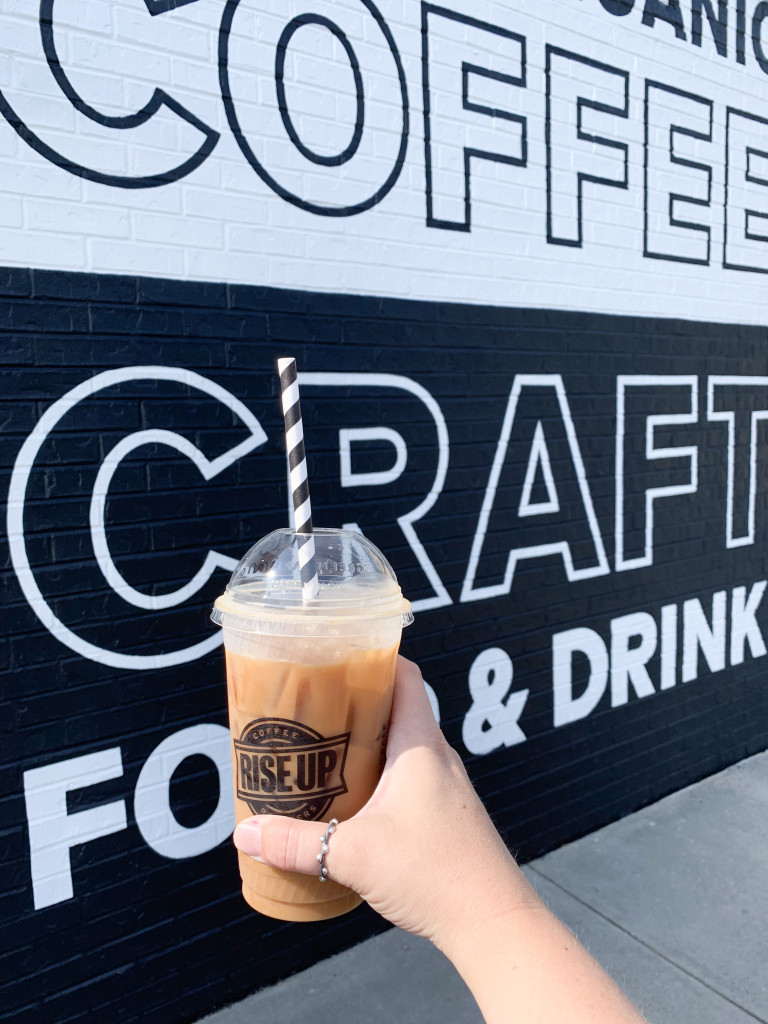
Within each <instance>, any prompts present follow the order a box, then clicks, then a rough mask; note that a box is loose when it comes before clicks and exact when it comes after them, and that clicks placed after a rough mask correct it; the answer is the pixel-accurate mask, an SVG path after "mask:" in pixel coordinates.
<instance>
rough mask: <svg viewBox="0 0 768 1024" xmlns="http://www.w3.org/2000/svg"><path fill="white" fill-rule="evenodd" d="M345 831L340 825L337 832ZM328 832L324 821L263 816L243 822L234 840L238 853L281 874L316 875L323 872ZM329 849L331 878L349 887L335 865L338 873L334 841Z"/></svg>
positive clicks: (328, 862)
mask: <svg viewBox="0 0 768 1024" xmlns="http://www.w3.org/2000/svg"><path fill="white" fill-rule="evenodd" d="M341 828H342V826H341V825H337V826H336V831H338V830H339V829H341ZM327 829H328V825H327V824H326V823H325V822H323V821H298V820H297V819H296V818H288V817H281V816H280V815H273V814H260V815H257V816H256V817H253V818H246V819H245V821H241V822H240V824H239V825H238V826H237V828H236V829H235V833H234V836H233V839H234V843H235V846H236V847H237V848H238V850H240V851H241V852H242V853H247V854H248V855H249V856H250V857H255V858H256V859H257V860H259V861H261V862H262V863H263V864H268V865H269V866H270V867H273V868H279V869H280V870H281V871H298V872H300V873H301V874H303V875H316V874H318V873H319V871H320V864H319V861H318V854H319V853H320V850H321V843H322V839H323V836H324V835H325V833H326V831H327ZM334 840H335V837H334ZM328 847H329V849H328V852H327V853H326V856H325V861H324V863H325V866H326V867H327V868H328V874H329V877H332V878H333V879H334V880H335V881H337V882H341V883H342V884H345V883H344V880H343V878H342V877H340V874H341V873H342V872H341V871H340V868H339V865H338V864H335V867H336V868H337V870H336V871H334V852H335V851H334V847H335V841H334V842H331V841H330V837H329V843H328Z"/></svg>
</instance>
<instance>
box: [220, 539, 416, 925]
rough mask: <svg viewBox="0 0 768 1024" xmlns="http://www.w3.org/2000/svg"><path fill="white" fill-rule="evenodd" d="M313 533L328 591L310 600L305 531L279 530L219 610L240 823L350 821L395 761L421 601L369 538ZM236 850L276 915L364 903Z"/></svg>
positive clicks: (254, 552)
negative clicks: (411, 630) (277, 817)
mask: <svg viewBox="0 0 768 1024" xmlns="http://www.w3.org/2000/svg"><path fill="white" fill-rule="evenodd" d="M314 539H315V552H316V555H315V558H316V564H317V570H318V579H319V593H318V595H317V597H316V598H314V599H312V600H310V601H307V602H305V603H303V602H302V593H301V575H300V570H299V561H298V549H299V546H300V543H301V539H300V535H297V534H296V533H295V532H294V531H293V530H288V529H285V530H275V531H274V533H270V534H269V535H268V536H267V537H264V538H263V539H262V540H260V541H259V542H258V543H257V544H255V545H254V546H253V547H252V548H251V549H250V551H248V553H247V554H246V555H245V557H244V558H243V559H242V560H241V561H240V563H239V564H238V566H237V568H236V569H235V571H234V573H233V574H232V578H231V579H230V581H229V584H228V585H227V589H226V591H225V592H224V594H222V596H221V597H219V598H218V600H217V601H216V603H215V605H214V609H213V613H212V616H211V618H212V619H213V621H214V622H216V623H218V624H219V625H221V627H222V629H223V631H224V649H225V653H226V663H227V691H228V698H229V723H230V732H231V735H232V767H233V775H234V782H235V810H236V817H237V821H238V822H239V821H242V820H243V819H244V818H247V817H249V816H250V815H252V814H285V815H290V816H291V817H294V818H301V819H304V820H307V821H326V822H327V821H330V819H331V818H338V819H339V821H343V820H344V819H346V818H350V817H351V816H352V815H353V814H355V813H356V812H357V811H358V810H360V808H361V807H362V806H363V804H365V802H366V801H367V800H368V798H369V797H370V796H371V794H372V793H373V790H374V788H375V787H376V783H377V781H378V779H379V776H380V774H381V769H382V766H383V763H384V751H385V744H386V736H387V726H388V723H389V716H390V711H391V707H392V685H393V681H394V674H395V659H396V657H397V650H398V647H399V644H400V634H401V630H402V627H403V626H406V625H408V624H409V623H411V622H412V621H413V615H412V614H411V611H410V604H409V602H408V601H406V600H405V598H404V597H403V595H402V593H401V591H400V587H399V586H398V583H397V579H396V577H395V574H394V572H393V571H392V567H391V566H390V564H389V562H387V560H386V558H385V557H384V556H383V555H382V554H381V552H380V551H379V550H378V549H377V548H376V547H374V545H373V544H371V543H370V541H368V540H366V539H365V537H363V536H362V535H361V534H359V533H355V532H352V531H349V530H315V532H314ZM318 852H319V844H318ZM238 858H239V865H240V875H241V878H242V881H243V896H244V898H245V900H246V901H247V902H248V903H249V904H250V906H251V907H253V908H254V909H255V910H258V911H260V912H261V913H263V914H268V915H269V916H270V917H276V918H279V919H281V920H285V921H320V920H324V919H326V918H330V917H336V916H337V915H339V914H344V913H346V912H347V911H348V910H352V909H353V908H354V907H356V906H357V905H358V904H359V903H360V897H359V896H358V895H357V893H354V892H352V891H351V890H349V889H347V888H345V887H344V886H342V885H339V884H338V883H337V882H334V881H332V880H328V881H327V882H324V883H322V882H320V879H319V878H318V877H317V876H308V875H300V874H297V873H295V872H288V871H278V870H277V869H276V868H271V867H268V866H267V865H265V864H260V863H259V862H258V861H255V860H253V859H252V858H251V857H248V856H247V855H245V854H243V853H239V854H238Z"/></svg>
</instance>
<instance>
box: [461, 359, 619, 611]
mask: <svg viewBox="0 0 768 1024" xmlns="http://www.w3.org/2000/svg"><path fill="white" fill-rule="evenodd" d="M524 388H546V389H551V391H552V392H553V393H554V397H555V398H556V401H557V407H558V411H559V417H560V421H561V427H562V430H563V432H564V435H565V438H566V440H567V444H568V450H569V454H570V462H571V466H572V472H573V474H574V477H575V480H576V482H577V484H578V491H579V494H580V497H581V504H582V508H583V515H584V518H585V519H586V523H587V526H588V532H589V534H590V538H591V546H592V548H593V551H594V560H593V561H592V562H591V563H590V564H588V565H584V566H582V567H580V568H576V566H575V564H574V558H573V553H572V551H571V545H570V542H569V541H568V540H567V539H565V538H564V539H562V540H556V541H549V542H547V543H543V544H531V545H529V546H526V547H519V548H513V549H512V550H510V551H509V552H508V554H507V559H506V565H505V567H504V576H503V579H502V581H501V582H500V583H493V584H487V585H484V586H479V587H476V586H475V578H476V575H477V569H478V563H479V561H480V557H481V555H482V553H483V544H484V541H485V537H486V532H487V530H488V523H489V520H490V518H491V513H492V512H493V507H494V502H495V500H496V490H497V488H498V486H499V478H500V477H501V473H502V470H503V468H504V465H505V462H506V461H507V450H508V447H509V443H510V437H511V434H512V428H513V425H514V423H515V413H516V411H517V405H518V401H519V399H520V396H521V393H522V391H523V389H524ZM539 426H541V423H540V422H539V423H538V425H537V428H536V432H535V433H534V443H533V445H532V450H531V451H530V453H529V455H528V466H529V467H530V465H531V464H532V462H534V452H533V447H534V445H535V444H536V443H537V439H538V443H539V448H537V449H536V451H537V453H538V455H539V456H540V455H541V450H542V449H541V444H542V442H543V430H542V432H541V434H540V433H539V430H538V427H539ZM543 450H546V446H545V447H544V449H543ZM547 458H548V457H547ZM538 461H540V459H539V460H538ZM548 461H549V459H548ZM542 468H543V467H542ZM550 469H551V464H550ZM527 475H528V474H526V476H527ZM544 480H545V484H546V486H547V491H548V496H549V500H548V501H547V502H542V503H541V506H546V512H544V510H543V508H542V507H539V508H538V509H537V508H536V506H535V505H534V506H531V505H530V493H528V494H527V498H528V504H526V503H524V502H523V501H522V498H521V502H520V505H519V506H518V508H522V510H523V511H522V513H521V512H520V511H518V517H519V516H520V515H521V514H522V515H523V516H531V517H535V516H538V515H541V514H544V515H546V514H552V513H553V512H554V511H555V506H554V502H553V495H556V493H557V492H556V491H555V490H554V480H553V481H552V488H550V487H549V484H548V482H547V477H546V471H544ZM522 497H526V493H525V492H524V493H523V495H522ZM558 508H559V504H558ZM574 518H575V516H574ZM564 529H566V527H564ZM552 554H559V555H561V557H562V559H563V563H564V565H565V570H566V573H567V576H568V579H569V580H570V581H574V580H582V579H589V578H591V577H592V576H603V575H605V574H606V573H607V572H609V571H610V570H609V566H608V559H607V558H606V555H605V548H604V546H603V539H602V537H601V535H600V528H599V526H598V523H597V517H596V515H595V510H594V507H593V505H592V497H591V495H590V492H589V484H588V483H587V476H586V473H585V471H584V463H583V461H582V458H581V451H580V450H579V442H578V440H577V437H576V431H575V429H574V426H573V419H572V417H571V410H570V408H569V406H568V399H567V397H566V393H565V386H564V384H563V379H562V377H561V376H560V374H536V373H532V374H518V375H517V376H516V377H515V381H514V384H513V386H512V391H511V393H510V396H509V401H508V402H507V410H506V414H505V416H504V422H503V424H502V427H501V436H500V437H499V443H498V446H497V448H496V455H495V457H494V460H493V466H492V468H491V473H490V477H489V479H488V486H487V487H486V491H485V498H484V500H483V506H482V509H481V512H480V518H479V520H478V524H477V529H476V531H475V537H474V540H473V541H472V551H471V553H470V556H469V564H468V565H467V572H466V576H465V578H464V584H463V586H462V590H461V600H462V602H466V601H482V600H484V599H485V598H487V597H499V596H501V595H503V594H508V593H509V591H510V589H511V587H512V580H513V578H514V574H515V567H516V565H517V563H518V561H520V560H521V559H525V558H540V557H542V556H544V555H552Z"/></svg>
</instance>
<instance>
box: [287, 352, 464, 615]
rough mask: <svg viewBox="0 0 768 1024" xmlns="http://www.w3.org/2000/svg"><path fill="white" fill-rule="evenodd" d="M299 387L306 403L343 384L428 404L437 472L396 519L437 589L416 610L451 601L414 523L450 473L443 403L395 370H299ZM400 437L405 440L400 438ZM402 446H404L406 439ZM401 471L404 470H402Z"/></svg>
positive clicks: (379, 431) (353, 480)
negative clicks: (314, 392) (313, 392)
mask: <svg viewBox="0 0 768 1024" xmlns="http://www.w3.org/2000/svg"><path fill="white" fill-rule="evenodd" d="M299 386H300V387H301V394H302V398H303V399H304V401H305V404H306V402H307V399H306V395H307V393H308V391H309V390H310V389H312V388H316V387H317V388H334V387H340V388H393V389H395V390H396V391H406V392H408V393H410V394H411V395H414V396H415V397H416V398H417V399H418V400H419V401H420V402H421V403H422V404H423V405H424V406H426V408H427V410H428V412H429V415H430V416H431V418H432V420H433V422H434V425H435V429H436V431H437V469H436V471H435V478H434V481H433V483H432V486H431V487H430V489H429V491H428V492H427V494H426V496H425V497H424V498H422V500H421V501H420V502H419V504H418V505H417V506H416V508H413V509H411V510H410V511H409V512H407V513H405V514H404V515H401V516H398V517H397V522H398V525H399V526H400V529H401V530H402V531H403V533H404V535H405V538H406V540H407V541H408V544H409V546H410V548H411V551H412V552H413V553H414V555H415V556H416V559H417V560H418V563H419V565H420V566H421V569H422V571H423V573H424V575H425V576H426V577H427V579H428V580H429V583H430V585H431V587H432V589H433V591H434V594H433V596H432V597H424V598H419V599H418V600H416V601H413V602H412V607H413V610H414V611H426V610H427V609H430V608H442V607H444V606H445V605H448V604H451V603H452V601H451V597H450V594H449V593H448V591H447V590H446V589H445V585H444V584H443V581H442V580H441V579H440V576H439V575H438V572H437V569H435V567H434V565H433V564H432V561H431V560H430V557H429V555H428V554H427V552H426V549H425V548H424V545H423V544H422V543H421V541H420V540H419V537H418V535H417V533H416V528H415V523H417V522H418V521H419V519H422V518H423V517H424V516H425V515H426V514H427V512H429V510H430V509H431V508H432V506H433V505H434V504H435V502H436V501H437V499H438V498H439V497H440V492H441V491H442V489H443V484H444V483H445V475H446V473H447V472H448V456H449V448H450V446H449V442H448V428H447V427H446V425H445V418H444V416H443V413H442V410H441V409H440V406H439V405H438V404H437V402H436V401H435V399H434V398H433V397H432V395H431V394H430V393H429V392H428V391H427V389H426V388H425V387H422V385H421V384H417V383H416V381H413V380H411V379H410V377H403V376H400V375H399V374H394V373H327V372H323V373H300V374H299ZM374 429H375V431H376V436H378V437H386V438H388V439H389V440H390V441H392V442H393V444H394V445H395V447H396V448H397V443H396V442H395V441H394V439H393V438H392V437H390V436H389V435H388V434H385V433H383V432H382V429H381V428H379V427H376V428H374ZM392 433H393V434H394V433H396V432H395V431H392ZM354 436H360V434H359V432H358V433H357V434H355V431H351V432H350V431H349V430H348V431H347V437H348V438H349V437H354ZM398 436H400V435H398ZM339 440H340V444H343V440H342V437H341V435H340V438H339ZM401 440H403V439H402V438H401ZM403 446H404V447H405V442H404V441H403ZM398 450H399V449H398ZM343 458H344V457H343V455H340V460H341V466H342V470H343V466H344V462H343ZM400 472H402V470H401V471H400ZM399 475H400V474H399V473H398V476H399ZM392 479H393V480H394V479H396V477H393V478H392ZM370 482H371V481H369V483H370ZM359 483H360V480H359V479H358V478H355V477H354V476H353V477H351V478H349V477H348V478H347V483H346V484H344V483H343V482H342V486H347V487H349V486H352V485H357V484H359ZM375 483H376V484H381V483H382V480H377V481H375Z"/></svg>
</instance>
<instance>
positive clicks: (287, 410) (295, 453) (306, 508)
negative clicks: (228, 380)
mask: <svg viewBox="0 0 768 1024" xmlns="http://www.w3.org/2000/svg"><path fill="white" fill-rule="evenodd" d="M277 372H278V373H279V374H280V393H281V397H282V400H283V417H284V418H285V446H286V448H287V450H288V465H289V467H290V471H291V493H292V495H293V519H294V528H295V530H296V533H298V534H302V536H301V537H300V539H299V569H300V570H301V598H302V601H309V600H311V599H312V598H313V597H317V594H318V591H319V590H320V583H319V581H318V578H317V563H316V561H315V538H314V536H313V534H312V506H311V505H310V503H309V483H308V481H307V456H306V453H305V451H304V427H303V426H302V422H301V403H300V402H299V382H298V380H297V375H296V360H295V359H278V361H277Z"/></svg>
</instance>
